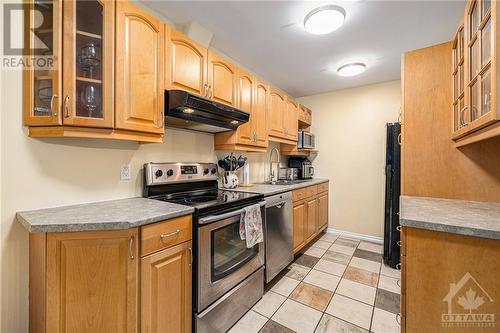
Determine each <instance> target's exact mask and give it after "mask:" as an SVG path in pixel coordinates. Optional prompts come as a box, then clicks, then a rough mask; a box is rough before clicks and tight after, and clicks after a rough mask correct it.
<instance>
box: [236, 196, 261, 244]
mask: <svg viewBox="0 0 500 333" xmlns="http://www.w3.org/2000/svg"><path fill="white" fill-rule="evenodd" d="M240 238H241V240H245V239H246V241H247V248H251V247H253V246H254V245H255V244H258V243H260V242H263V241H264V230H263V229H262V215H261V213H260V205H259V204H255V205H252V206H248V207H245V208H244V212H243V213H241V217H240Z"/></svg>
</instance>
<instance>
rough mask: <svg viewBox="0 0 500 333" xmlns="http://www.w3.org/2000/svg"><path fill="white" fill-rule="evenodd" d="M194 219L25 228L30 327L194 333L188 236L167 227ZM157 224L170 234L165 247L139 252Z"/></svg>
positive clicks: (49, 331)
mask: <svg viewBox="0 0 500 333" xmlns="http://www.w3.org/2000/svg"><path fill="white" fill-rule="evenodd" d="M191 223H192V222H191V216H184V217H179V218H176V219H172V220H168V221H163V222H158V223H155V224H150V225H148V226H144V227H141V228H140V229H138V228H133V229H127V230H116V231H92V232H65V233H32V234H30V245H29V246H30V248H29V274H30V275H29V288H30V290H29V307H30V313H29V331H30V332H33V333H35V332H36V333H39V332H42V333H45V332H46V333H52V332H71V333H73V332H76V333H78V332H82V333H88V332H92V333H108V332H118V333H120V332H123V333H134V332H138V331H141V332H186V333H187V332H191V304H192V300H191V293H192V291H191V288H192V286H191V284H192V281H191V265H192V260H193V258H192V250H191V248H192V243H191V237H192V236H191V234H189V237H185V235H184V234H181V233H180V232H172V233H165V232H164V230H168V229H165V227H167V228H168V226H170V225H181V226H184V225H191ZM153 226H158V227H157V228H152V227H153ZM144 230H146V232H147V237H145V238H144V237H140V236H142V234H143V233H145V232H144ZM183 230H184V229H183ZM189 230H191V229H189ZM155 231H157V235H156V236H157V237H158V239H159V240H162V241H163V240H164V239H166V238H167V237H170V238H168V242H167V241H165V242H164V244H165V246H163V247H161V246H158V247H157V250H156V251H154V252H151V251H149V252H142V251H139V249H140V248H141V247H142V244H141V239H142V238H144V239H146V240H147V241H148V242H152V241H153V239H152V238H153V237H154V232H155ZM186 238H188V239H186ZM141 252H142V253H145V255H144V256H143V257H142V258H141V257H140V254H139V253H141ZM139 295H140V298H139ZM139 323H140V324H139Z"/></svg>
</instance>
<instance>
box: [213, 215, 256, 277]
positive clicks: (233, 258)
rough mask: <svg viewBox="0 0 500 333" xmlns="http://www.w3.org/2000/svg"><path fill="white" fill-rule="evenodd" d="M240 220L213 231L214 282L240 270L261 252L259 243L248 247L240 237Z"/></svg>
mask: <svg viewBox="0 0 500 333" xmlns="http://www.w3.org/2000/svg"><path fill="white" fill-rule="evenodd" d="M239 229H240V222H239V221H238V222H236V223H233V224H230V225H227V226H224V227H223V228H220V229H217V230H213V231H212V253H211V257H212V265H211V267H212V269H211V270H212V282H215V281H217V280H219V279H222V278H223V277H225V276H227V275H229V274H231V273H232V272H234V271H236V270H238V269H239V268H240V267H241V266H243V265H245V264H246V263H247V262H248V261H250V260H251V259H252V258H254V257H256V256H257V255H258V253H259V245H258V244H257V245H255V246H254V247H252V248H250V249H248V248H247V244H246V241H245V240H241V239H240V230H239Z"/></svg>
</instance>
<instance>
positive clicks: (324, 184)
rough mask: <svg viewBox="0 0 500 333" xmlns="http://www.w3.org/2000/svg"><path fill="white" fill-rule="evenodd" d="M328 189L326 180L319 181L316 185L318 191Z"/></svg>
mask: <svg viewBox="0 0 500 333" xmlns="http://www.w3.org/2000/svg"><path fill="white" fill-rule="evenodd" d="M326 191H328V182H326V183H321V184H319V185H318V193H322V192H326Z"/></svg>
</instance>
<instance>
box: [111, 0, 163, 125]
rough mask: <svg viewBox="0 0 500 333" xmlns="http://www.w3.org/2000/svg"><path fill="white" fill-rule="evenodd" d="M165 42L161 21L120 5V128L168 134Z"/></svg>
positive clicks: (117, 69)
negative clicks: (164, 110)
mask: <svg viewBox="0 0 500 333" xmlns="http://www.w3.org/2000/svg"><path fill="white" fill-rule="evenodd" d="M164 43H165V25H164V24H163V23H161V22H160V20H158V19H157V18H155V17H154V16H152V15H149V14H148V13H146V12H145V11H143V10H142V9H140V8H138V7H136V6H135V5H132V4H130V3H128V2H126V1H117V2H116V103H115V109H116V112H115V127H116V128H118V129H125V130H132V131H140V132H148V133H164V128H163V107H164V76H163V75H164V63H165V60H164Z"/></svg>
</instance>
